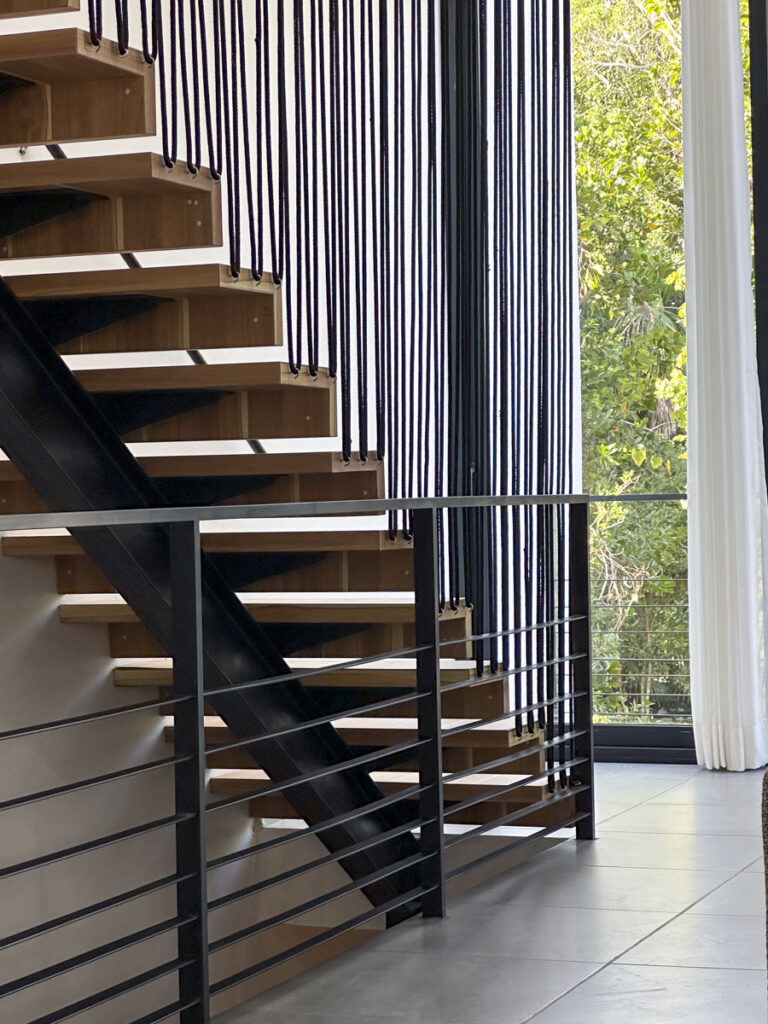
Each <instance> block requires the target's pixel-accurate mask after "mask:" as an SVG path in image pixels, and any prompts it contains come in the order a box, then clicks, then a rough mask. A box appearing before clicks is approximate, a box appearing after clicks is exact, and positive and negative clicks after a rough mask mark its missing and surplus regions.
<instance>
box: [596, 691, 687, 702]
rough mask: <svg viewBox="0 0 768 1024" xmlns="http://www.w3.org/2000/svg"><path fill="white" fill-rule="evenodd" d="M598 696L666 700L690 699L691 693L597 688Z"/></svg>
mask: <svg viewBox="0 0 768 1024" xmlns="http://www.w3.org/2000/svg"><path fill="white" fill-rule="evenodd" d="M594 694H595V696H596V697H616V696H619V695H620V696H622V697H658V698H659V699H662V698H663V699H664V700H690V699H691V695H690V694H689V693H639V692H637V691H636V690H595V691H594Z"/></svg>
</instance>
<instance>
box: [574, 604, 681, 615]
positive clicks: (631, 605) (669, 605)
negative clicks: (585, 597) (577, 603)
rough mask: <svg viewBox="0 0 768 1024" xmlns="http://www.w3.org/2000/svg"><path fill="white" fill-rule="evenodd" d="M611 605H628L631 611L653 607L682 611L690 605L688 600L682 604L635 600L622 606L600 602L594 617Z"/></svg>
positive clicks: (616, 606)
mask: <svg viewBox="0 0 768 1024" xmlns="http://www.w3.org/2000/svg"><path fill="white" fill-rule="evenodd" d="M611 607H614V608H622V607H626V608H627V609H628V610H629V611H633V610H634V609H635V608H653V609H657V608H676V609H677V610H678V611H682V610H683V609H684V608H687V607H688V602H687V601H686V602H685V604H682V603H681V604H646V603H643V604H635V603H634V602H632V603H631V604H629V605H626V606H622V605H613V606H611V605H600V604H598V605H597V608H596V609H595V610H594V611H593V618H594V616H595V615H599V614H600V612H601V611H607V610H608V609H609V608H611Z"/></svg>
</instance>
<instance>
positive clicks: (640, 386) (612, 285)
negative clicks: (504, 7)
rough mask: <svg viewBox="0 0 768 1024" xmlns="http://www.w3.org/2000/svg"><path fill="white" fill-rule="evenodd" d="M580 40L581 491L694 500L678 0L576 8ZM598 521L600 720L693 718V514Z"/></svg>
mask: <svg viewBox="0 0 768 1024" xmlns="http://www.w3.org/2000/svg"><path fill="white" fill-rule="evenodd" d="M573 33H574V86H575V105H576V153H577V195H578V209H579V268H580V284H581V332H582V353H581V356H582V410H583V442H584V486H585V489H586V490H588V491H589V492H590V493H593V494H612V495H623V494H630V493H635V494H639V493H646V494H653V493H666V492H675V493H677V492H684V491H685V486H686V453H687V445H686V386H685V291H684V289H685V272H684V255H683V168H682V96H681V85H682V82H681V63H682V62H681V34H680V0H575V2H574V4H573ZM596 508H597V512H596V515H595V518H594V523H593V531H592V545H593V563H594V564H593V575H594V577H595V626H596V630H597V632H596V637H595V639H596V643H595V654H596V663H595V672H596V677H595V684H596V689H597V690H599V691H604V694H605V695H604V696H603V697H602V698H601V699H600V700H599V701H598V711H599V712H600V713H602V714H604V715H607V716H613V715H621V716H625V717H626V716H628V717H634V718H644V717H647V716H649V715H651V714H662V713H664V714H669V715H674V714H685V713H687V710H688V707H689V705H688V701H687V689H688V680H687V674H686V673H687V660H686V659H687V584H686V576H687V552H686V520H685V509H684V507H683V505H682V503H681V502H665V503H654V504H635V503H628V502H627V503H617V504H606V505H601V506H597V507H596ZM660 693H661V694H665V696H664V697H656V696H653V695H655V694H660Z"/></svg>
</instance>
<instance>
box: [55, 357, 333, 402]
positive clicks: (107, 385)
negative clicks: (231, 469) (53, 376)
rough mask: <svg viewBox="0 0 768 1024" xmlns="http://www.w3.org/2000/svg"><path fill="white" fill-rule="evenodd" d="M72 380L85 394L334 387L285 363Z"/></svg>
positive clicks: (154, 369)
mask: <svg viewBox="0 0 768 1024" xmlns="http://www.w3.org/2000/svg"><path fill="white" fill-rule="evenodd" d="M74 376H75V377H76V378H77V380H79V382H80V383H81V384H82V385H83V387H84V388H85V389H86V390H87V391H91V392H96V393H102V394H104V393H116V392H124V391H193V390H196V389H198V388H200V389H202V390H215V389H222V390H228V391H237V392H244V391H258V390H271V391H274V390H279V391H283V390H284V389H285V388H290V389H294V388H314V389H316V390H330V391H332V390H333V389H334V387H335V381H334V380H332V379H331V378H330V377H329V376H328V373H327V371H322V370H321V371H320V373H319V374H318V376H317V377H312V376H310V374H309V373H300V374H299V375H298V376H296V375H294V374H293V373H291V370H290V367H289V366H288V364H287V363H216V364H209V363H202V364H196V363H189V364H188V365H184V366H122V367H114V368H112V367H110V368H105V369H96V370H75V371H74Z"/></svg>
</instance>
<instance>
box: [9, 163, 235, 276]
mask: <svg viewBox="0 0 768 1024" xmlns="http://www.w3.org/2000/svg"><path fill="white" fill-rule="evenodd" d="M57 188H62V189H74V190H76V191H79V192H87V193H90V194H92V195H93V196H95V197H96V198H95V199H94V201H93V202H91V203H89V204H88V205H87V206H84V207H82V208H81V209H78V210H74V211H72V212H70V213H64V214H62V215H61V216H58V217H55V218H54V219H53V220H50V221H46V222H45V223H43V224H38V225H35V226H32V227H29V228H25V229H24V230H23V231H19V232H17V233H16V234H14V235H11V236H8V237H5V238H3V239H2V240H0V257H1V258H23V257H33V256H34V257H44V256H65V255H96V254H100V253H120V252H126V251H130V252H140V251H142V250H155V249H185V248H188V247H190V246H192V247H197V248H199V247H205V246H211V245H221V239H222V236H221V189H220V185H219V183H218V182H215V181H213V180H212V179H211V178H210V177H209V176H208V174H207V172H205V171H201V172H200V173H199V174H198V175H196V176H195V177H193V176H192V175H191V174H189V173H188V172H187V171H186V170H185V169H184V168H183V167H182V166H181V165H180V164H177V165H176V166H175V167H174V168H171V169H169V168H167V167H166V166H165V164H164V163H163V160H162V157H160V156H159V155H157V154H155V153H129V154H112V155H109V156H98V157H77V158H74V159H69V160H35V161H32V162H14V163H9V164H0V192H6V193H7V192H11V193H15V192H26V191H34V190H40V189H44V190H50V189H57Z"/></svg>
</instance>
